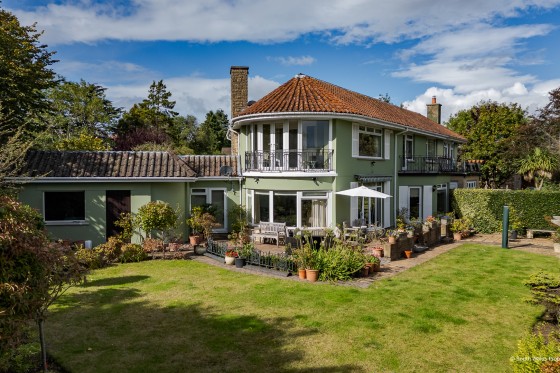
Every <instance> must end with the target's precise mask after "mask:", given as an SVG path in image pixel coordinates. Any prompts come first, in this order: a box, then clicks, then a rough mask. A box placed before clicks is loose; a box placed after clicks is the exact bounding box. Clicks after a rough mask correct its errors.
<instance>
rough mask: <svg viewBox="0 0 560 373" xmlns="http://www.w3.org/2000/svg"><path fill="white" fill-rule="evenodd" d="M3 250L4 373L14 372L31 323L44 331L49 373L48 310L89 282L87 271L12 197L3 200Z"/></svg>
mask: <svg viewBox="0 0 560 373" xmlns="http://www.w3.org/2000/svg"><path fill="white" fill-rule="evenodd" d="M0 248H1V250H0V263H1V265H0V335H1V336H2V338H0V371H10V368H9V364H10V361H11V359H12V358H13V357H14V356H13V354H14V351H16V349H17V347H18V346H19V345H20V344H21V343H23V342H25V340H26V335H25V331H26V325H27V323H28V322H29V321H30V320H35V321H36V322H37V324H38V326H39V336H40V341H41V349H42V361H43V365H44V368H45V371H46V349H45V338H44V333H43V323H44V320H45V317H46V313H47V309H48V308H49V306H50V305H51V304H52V303H53V302H54V301H55V300H56V299H57V298H58V297H59V296H60V295H62V294H63V293H64V292H65V291H66V290H67V289H68V288H69V287H70V286H72V285H76V284H78V283H80V282H82V281H83V280H84V278H85V277H84V276H85V269H84V268H83V267H82V266H80V265H79V263H78V261H77V259H76V257H75V256H74V253H73V252H72V250H70V249H69V248H64V247H60V246H58V245H56V244H51V243H50V242H49V237H48V236H47V234H46V232H45V230H44V227H43V219H42V216H41V215H40V214H39V213H38V212H37V211H35V210H33V209H32V208H31V207H29V206H27V205H23V204H21V203H19V202H17V201H16V200H15V199H13V198H11V197H9V196H6V195H0Z"/></svg>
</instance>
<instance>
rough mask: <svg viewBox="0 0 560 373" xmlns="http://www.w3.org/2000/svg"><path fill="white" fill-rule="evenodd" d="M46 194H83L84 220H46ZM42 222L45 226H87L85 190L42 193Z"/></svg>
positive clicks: (47, 191)
mask: <svg viewBox="0 0 560 373" xmlns="http://www.w3.org/2000/svg"><path fill="white" fill-rule="evenodd" d="M47 193H83V195H84V200H83V204H84V218H83V219H74V220H47V211H46V196H45V195H46V194H47ZM43 221H44V222H45V225H88V221H87V209H86V191H85V190H46V191H43Z"/></svg>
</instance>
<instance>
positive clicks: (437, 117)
mask: <svg viewBox="0 0 560 373" xmlns="http://www.w3.org/2000/svg"><path fill="white" fill-rule="evenodd" d="M426 108H427V113H426V116H427V117H428V119H431V120H433V121H434V122H436V123H438V124H441V104H438V103H437V100H436V96H432V103H431V104H427V105H426Z"/></svg>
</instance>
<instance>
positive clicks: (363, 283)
mask: <svg viewBox="0 0 560 373" xmlns="http://www.w3.org/2000/svg"><path fill="white" fill-rule="evenodd" d="M464 243H480V244H485V245H496V246H499V247H501V245H502V235H501V234H500V233H496V234H476V235H473V236H471V237H468V238H466V239H463V240H461V241H459V242H454V241H452V240H446V241H443V242H442V243H441V244H439V245H437V246H434V247H432V248H430V249H428V250H426V251H424V252H421V253H414V254H413V257H412V258H410V259H400V260H394V261H391V260H389V259H386V258H383V260H382V266H381V271H380V272H377V273H375V274H374V275H373V276H370V277H365V278H356V279H355V280H353V281H345V282H340V283H338V285H342V286H355V287H362V288H365V287H368V286H370V285H371V284H372V283H373V282H375V281H376V280H379V279H382V278H387V277H391V276H394V275H396V274H397V273H400V272H402V271H405V270H407V269H409V268H412V267H415V266H417V265H419V264H421V263H424V262H426V261H428V260H430V259H432V258H435V257H436V256H438V255H440V254H443V253H445V252H447V251H449V250H451V249H454V248H455V247H457V246H459V245H462V244H464ZM255 246H256V248H257V249H259V250H262V251H265V252H274V253H278V252H284V250H285V248H284V247H283V246H280V247H276V244H263V243H256V245H255ZM508 248H509V249H511V250H523V251H528V252H531V253H534V254H540V255H548V256H556V257H558V258H559V259H560V254H559V253H555V252H554V249H553V243H552V240H551V239H550V238H539V237H537V238H533V239H528V238H518V239H516V240H509V243H508ZM193 259H194V260H197V261H201V262H204V263H208V264H211V265H216V266H219V267H223V268H226V269H229V270H232V271H240V272H245V273H258V274H260V275H264V276H270V277H277V278H284V279H288V280H292V281H305V280H300V279H299V278H298V277H297V274H295V275H292V276H287V275H286V273H283V272H279V271H273V270H267V269H262V268H258V267H255V266H246V267H244V268H235V266H230V265H225V264H223V263H221V262H219V261H216V260H214V259H211V258H208V257H205V256H201V257H197V256H194V257H193ZM319 283H320V282H319Z"/></svg>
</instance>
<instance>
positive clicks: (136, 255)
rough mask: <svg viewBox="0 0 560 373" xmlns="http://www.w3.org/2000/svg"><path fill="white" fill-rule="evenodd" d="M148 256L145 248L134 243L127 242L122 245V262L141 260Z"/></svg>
mask: <svg viewBox="0 0 560 373" xmlns="http://www.w3.org/2000/svg"><path fill="white" fill-rule="evenodd" d="M147 258H148V254H146V252H145V251H144V248H143V247H142V246H140V245H137V244H134V243H127V244H124V245H123V246H122V247H121V255H120V257H119V260H120V262H121V263H131V262H141V261H143V260H146V259H147Z"/></svg>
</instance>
